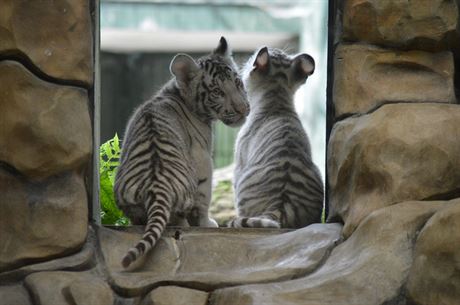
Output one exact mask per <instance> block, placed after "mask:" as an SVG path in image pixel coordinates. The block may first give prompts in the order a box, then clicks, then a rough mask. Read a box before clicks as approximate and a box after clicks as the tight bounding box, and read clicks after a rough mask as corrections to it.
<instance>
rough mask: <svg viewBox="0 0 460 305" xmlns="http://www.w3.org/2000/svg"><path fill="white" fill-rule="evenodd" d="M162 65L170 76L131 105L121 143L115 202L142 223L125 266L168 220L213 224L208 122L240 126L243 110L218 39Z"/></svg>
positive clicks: (244, 102) (242, 100) (226, 49)
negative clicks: (204, 52)
mask: <svg viewBox="0 0 460 305" xmlns="http://www.w3.org/2000/svg"><path fill="white" fill-rule="evenodd" d="M170 70H171V73H172V74H173V76H174V77H173V79H172V80H171V81H169V82H168V83H167V84H166V85H165V86H164V87H163V88H162V89H161V90H160V91H159V92H158V93H157V94H156V95H155V96H154V97H153V98H152V99H151V100H149V101H147V102H145V103H144V104H142V105H141V106H140V107H139V108H138V109H137V110H136V111H135V113H134V114H133V116H132V117H131V119H130V120H129V122H128V125H127V129H126V134H125V137H124V141H123V148H122V153H121V159H120V166H119V168H118V171H117V174H116V178H115V186H114V191H115V196H116V201H117V205H118V206H119V207H120V208H121V209H122V210H123V212H125V214H126V215H127V216H128V217H129V218H130V219H131V221H132V223H133V224H146V227H145V233H144V235H143V237H142V239H141V240H140V241H139V242H138V244H137V245H136V246H135V247H134V248H131V249H129V251H128V253H127V254H126V256H125V257H124V258H123V261H122V265H123V266H124V267H125V268H127V267H128V266H129V265H130V264H131V263H132V262H134V261H135V260H137V259H138V258H140V257H141V256H143V255H145V254H146V253H147V252H148V251H149V250H150V249H151V248H152V247H153V246H154V245H155V243H156V242H157V240H158V239H159V238H160V236H161V234H162V232H163V230H164V229H165V227H166V225H167V224H168V223H169V224H174V225H199V226H206V227H217V223H216V222H215V221H214V220H213V219H210V218H209V217H208V206H209V203H210V199H211V182H212V159H211V154H212V142H213V122H214V121H215V120H221V121H222V122H224V123H225V124H227V125H230V126H236V125H240V124H242V123H243V122H244V120H245V117H246V116H247V114H248V112H249V104H248V101H247V98H246V92H245V91H244V87H243V84H242V82H241V80H240V77H239V75H238V73H237V69H236V66H235V63H234V61H233V59H232V57H231V54H230V49H229V47H228V45H227V41H226V40H225V38H223V37H222V38H221V39H220V42H219V45H218V47H217V48H216V49H215V50H214V51H213V52H212V53H211V54H210V55H208V56H204V57H202V58H200V59H198V60H197V61H196V62H195V61H194V60H193V59H192V58H191V57H190V56H188V55H186V54H178V55H176V56H175V57H174V59H173V60H172V62H171V65H170Z"/></svg>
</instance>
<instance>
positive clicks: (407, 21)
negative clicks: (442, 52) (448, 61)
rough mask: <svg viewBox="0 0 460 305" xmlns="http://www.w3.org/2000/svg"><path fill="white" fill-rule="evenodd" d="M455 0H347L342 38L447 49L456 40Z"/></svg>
mask: <svg viewBox="0 0 460 305" xmlns="http://www.w3.org/2000/svg"><path fill="white" fill-rule="evenodd" d="M457 23H458V9H457V4H456V1H455V0H419V1H401V0H386V1H381V0H348V1H345V5H344V8H343V39H344V40H348V41H365V42H368V43H372V44H377V45H385V46H398V47H407V48H413V49H420V50H433V49H448V48H449V47H450V45H452V44H454V43H457V40H458V38H457V37H456V34H457V33H456V28H457Z"/></svg>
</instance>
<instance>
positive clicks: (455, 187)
mask: <svg viewBox="0 0 460 305" xmlns="http://www.w3.org/2000/svg"><path fill="white" fill-rule="evenodd" d="M96 3H97V1H93V0H54V1H51V0H44V1H22V0H19V1H17V0H0V8H1V10H0V304H1V305H3V304H5V305H32V304H33V305H38V304H40V305H48V304H49V305H60V304H63V305H64V304H66V305H93V304H94V305H96V304H97V305H106V304H107V305H146V304H154V305H159V304H161V305H180V304H184V305H185V304H187V305H262V304H263V305H280V304H282V305H323V304H334V305H340V304H344V305H345V304H347V305H349V304H356V305H361V304H362V305H374V304H375V305H403V304H406V305H440V304H443V305H455V304H458V302H459V300H460V263H459V262H460V248H459V247H458V245H459V244H460V187H459V186H460V158H459V156H460V105H459V104H458V102H457V100H456V96H455V89H454V87H455V86H454V72H455V69H454V66H455V65H454V61H455V59H456V58H459V57H460V56H458V52H457V51H456V50H458V49H459V48H458V45H460V44H459V39H458V31H457V28H458V7H457V4H456V2H455V1H453V0H419V1H401V0H385V1H383V0H380V1H378V0H346V1H339V0H337V1H335V2H331V8H332V9H333V10H334V11H333V13H334V14H336V15H337V20H336V21H337V23H336V25H335V26H336V29H337V35H336V37H335V41H336V42H337V43H336V44H335V45H334V46H333V49H332V50H331V54H332V56H333V57H334V67H333V69H330V71H331V73H332V72H333V76H334V77H333V80H332V82H331V83H330V84H329V85H331V86H332V87H331V88H332V91H331V92H332V100H331V101H332V102H333V107H332V108H331V109H328V112H331V113H333V114H332V115H331V117H330V118H329V119H331V120H333V121H334V125H333V128H332V132H331V135H330V141H329V145H328V177H329V180H328V183H329V190H328V191H329V194H328V195H329V208H330V210H329V219H328V220H329V222H330V223H327V224H313V225H311V226H308V227H306V228H303V229H300V230H295V231H282V230H281V231H280V230H236V229H206V228H170V229H168V230H167V231H166V232H165V233H164V235H163V237H162V238H161V240H160V241H159V242H158V244H157V245H156V247H155V249H154V251H152V252H151V253H150V254H149V255H148V256H147V257H146V258H145V259H144V260H143V261H140V262H137V263H136V264H135V265H134V266H132V267H130V269H129V270H123V269H122V268H121V265H120V261H121V257H122V256H123V255H124V254H125V252H126V251H127V249H128V248H129V247H130V246H132V245H133V244H134V243H135V242H136V241H137V240H138V239H139V238H140V236H141V235H142V229H143V228H142V227H131V228H128V229H123V230H121V229H119V228H118V229H115V228H108V227H101V226H99V225H98V224H97V223H95V222H94V220H92V219H94V218H93V217H90V216H89V212H88V211H90V210H91V204H93V203H94V202H97V200H96V198H92V196H93V192H92V191H91V188H92V178H91V177H92V170H93V168H92V163H91V158H92V155H93V153H92V151H93V143H97V141H93V138H92V134H93V131H94V130H97V129H98V127H97V123H98V122H97V118H96V117H95V115H94V109H96V108H97V105H96V104H94V103H95V100H94V97H95V96H96V95H95V94H94V83H95V81H94V77H93V75H94V66H93V63H94V58H95V56H94V54H93V48H94V43H95V42H96V41H95V40H93V39H92V37H93V33H94V32H95V31H96V27H95V22H94V18H95V12H96V8H95V7H94V6H95V4H96ZM88 219H90V221H88Z"/></svg>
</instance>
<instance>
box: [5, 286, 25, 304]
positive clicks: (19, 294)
mask: <svg viewBox="0 0 460 305" xmlns="http://www.w3.org/2000/svg"><path fill="white" fill-rule="evenodd" d="M0 304H5V305H32V303H31V300H30V296H29V293H28V292H27V290H26V289H25V288H24V287H23V286H22V285H11V286H6V285H5V286H1V285H0Z"/></svg>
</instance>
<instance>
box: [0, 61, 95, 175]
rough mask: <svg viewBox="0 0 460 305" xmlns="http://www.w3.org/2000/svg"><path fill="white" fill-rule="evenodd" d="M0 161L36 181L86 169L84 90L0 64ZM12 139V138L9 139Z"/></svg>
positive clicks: (13, 65)
mask: <svg viewBox="0 0 460 305" xmlns="http://www.w3.org/2000/svg"><path fill="white" fill-rule="evenodd" d="M0 122H2V128H1V129H0V160H2V161H3V162H6V163H8V164H9V165H11V166H13V167H14V168H15V169H16V170H18V171H20V172H21V173H22V174H24V175H26V176H29V177H31V178H35V179H43V178H45V177H49V176H51V175H54V174H57V173H60V172H63V171H66V170H69V169H77V168H78V169H81V168H82V167H86V166H87V165H88V164H89V162H90V161H91V153H92V131H91V120H90V116H89V110H88V95H87V92H86V90H83V89H79V88H75V87H69V86H58V85H54V84H51V83H48V82H45V81H43V80H41V79H39V78H37V77H35V76H34V75H33V74H32V73H30V72H29V71H28V70H27V69H25V68H24V67H23V66H22V65H21V64H19V63H17V62H12V61H3V62H1V63H0ZM12 135H14V136H12Z"/></svg>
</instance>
